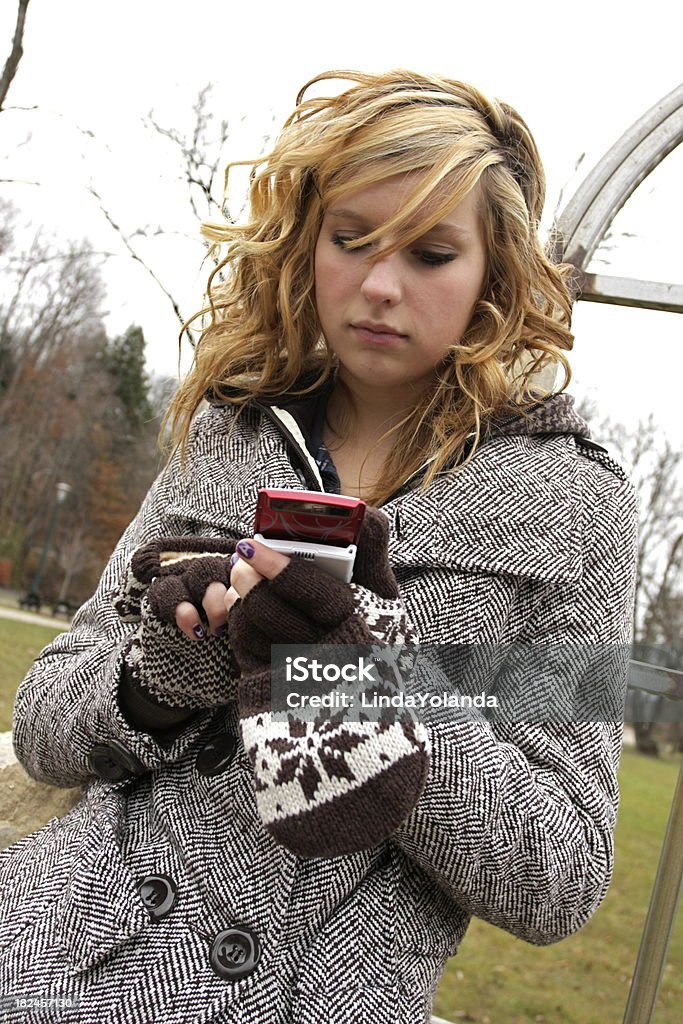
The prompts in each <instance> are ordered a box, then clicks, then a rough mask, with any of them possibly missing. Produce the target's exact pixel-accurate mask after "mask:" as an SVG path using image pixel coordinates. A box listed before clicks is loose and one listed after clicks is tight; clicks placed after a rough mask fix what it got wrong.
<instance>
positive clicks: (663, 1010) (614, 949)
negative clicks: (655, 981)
mask: <svg viewBox="0 0 683 1024" xmlns="http://www.w3.org/2000/svg"><path fill="white" fill-rule="evenodd" d="M677 774H678V761H674V760H673V759H668V760H667V759H661V760H654V759H652V758H649V757H644V756H643V755H641V754H637V753H635V752H634V751H632V750H629V749H626V750H624V754H623V757H622V761H621V769H620V774H619V777H620V782H621V794H622V795H621V807H620V811H619V820H618V823H617V832H616V864H615V869H614V877H613V880H612V885H611V888H610V890H609V892H608V894H607V896H606V897H605V901H604V903H603V904H602V906H601V907H600V909H599V910H598V911H597V913H596V914H595V916H594V917H593V919H592V920H591V921H589V922H588V924H587V925H586V926H585V928H583V929H582V930H581V931H580V932H578V933H577V934H576V935H572V936H571V937H570V938H568V939H565V940H564V941H562V942H560V943H557V944H556V945H553V946H542V947H536V946H530V945H528V944H526V943H524V942H522V941H521V940H520V939H515V938H514V937H513V936H512V935H508V934H507V933H506V932H503V931H501V930H500V929H497V928H493V927H491V925H488V924H485V923H484V922H482V921H478V920H474V921H473V922H472V925H471V927H470V930H469V931H468V933H467V936H466V938H465V941H464V942H463V944H462V948H461V950H460V952H459V953H458V955H457V956H456V957H454V958H453V959H452V960H451V961H450V962H449V964H448V967H447V970H446V973H445V974H444V977H443V979H442V982H441V986H440V988H439V992H438V995H437V999H436V1002H435V1006H434V1012H435V1013H436V1014H438V1015H439V1016H441V1017H445V1018H446V1019H447V1020H450V1021H454V1022H459V1021H475V1022H478V1024H530V1022H531V1024H546V1022H547V1024H621V1021H622V1020H623V1015H624V1008H625V1006H626V999H627V996H628V988H629V983H630V979H631V974H632V971H633V967H634V965H635V961H636V956H637V953H638V946H639V943H640V936H641V932H642V929H643V924H644V921H645V914H646V912H647V907H648V903H649V897H650V890H651V888H652V883H653V881H654V876H655V872H656V869H657V862H658V859H659V849H660V847H661V843H662V839H663V837H664V831H665V829H666V823H667V821H668V816H669V807H670V804H671V798H672V796H673V792H674V788H675V783H676V777H677ZM668 961H669V962H668V965H667V969H666V972H665V975H664V981H663V983H662V988H661V990H660V994H659V1000H658V1003H657V1008H656V1012H655V1015H654V1024H680V1022H681V1020H682V1019H683V1013H682V1011H681V1007H682V1006H683V977H682V975H681V970H680V967H681V964H682V963H683V919H682V918H681V915H679V918H678V921H677V923H676V926H675V928H674V934H673V936H672V939H671V945H670V946H669V957H668ZM674 965H676V966H674ZM676 1007H678V1009H676Z"/></svg>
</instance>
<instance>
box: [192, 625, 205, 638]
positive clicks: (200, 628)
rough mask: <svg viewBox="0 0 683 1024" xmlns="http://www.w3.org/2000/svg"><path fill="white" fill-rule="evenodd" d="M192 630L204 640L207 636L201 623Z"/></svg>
mask: <svg viewBox="0 0 683 1024" xmlns="http://www.w3.org/2000/svg"><path fill="white" fill-rule="evenodd" d="M192 632H193V633H194V635H195V636H196V637H197V639H198V640H203V639H204V637H205V636H206V634H205V632H204V627H203V626H200V625H199V623H197V625H196V626H193V627H192Z"/></svg>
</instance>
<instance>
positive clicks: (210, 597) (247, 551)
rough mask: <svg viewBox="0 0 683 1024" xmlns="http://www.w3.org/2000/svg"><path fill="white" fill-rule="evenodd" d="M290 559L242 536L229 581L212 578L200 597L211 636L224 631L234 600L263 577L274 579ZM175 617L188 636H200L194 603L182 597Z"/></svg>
mask: <svg viewBox="0 0 683 1024" xmlns="http://www.w3.org/2000/svg"><path fill="white" fill-rule="evenodd" d="M289 562H290V559H289V558H287V556H286V555H282V554H280V552H279V551H273V549H272V548H269V547H267V545H265V544H259V542H258V541H257V540H254V539H253V538H250V539H249V540H241V541H240V542H239V544H238V545H237V547H236V550H235V554H234V555H233V556H232V560H231V570H230V581H229V583H230V585H229V586H226V584H225V582H223V581H222V580H214V581H213V582H212V583H209V584H208V586H207V587H206V590H205V592H204V595H203V597H202V599H201V608H202V610H203V612H204V616H205V618H206V622H207V623H208V626H209V632H211V633H212V634H213V635H214V636H220V635H221V634H222V633H224V632H225V626H226V623H227V619H228V613H229V612H230V609H231V608H232V606H233V605H234V604H235V602H236V601H238V600H239V599H240V598H241V597H246V596H247V594H248V593H249V591H250V590H252V589H253V588H254V587H255V586H256V584H257V583H260V582H261V581H262V580H264V579H268V580H272V579H274V578H275V577H276V576H277V575H278V573H280V572H282V570H283V569H284V568H285V567H286V566H287V565H288V564H289ZM175 621H176V625H177V626H178V629H180V630H181V632H183V633H184V634H185V636H186V637H187V638H188V639H189V640H199V639H203V632H204V626H203V624H202V620H201V618H200V615H199V610H198V607H197V605H195V604H192V603H191V602H190V601H181V602H180V604H178V606H177V607H176V609H175Z"/></svg>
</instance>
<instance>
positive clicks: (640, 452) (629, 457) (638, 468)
mask: <svg viewBox="0 0 683 1024" xmlns="http://www.w3.org/2000/svg"><path fill="white" fill-rule="evenodd" d="M583 412H584V415H585V414H586V410H585V409H584V410H583ZM594 433H595V434H596V437H597V438H598V439H599V440H603V439H604V441H605V443H606V444H608V446H609V448H610V451H611V452H613V453H614V454H615V456H616V457H617V458H618V459H619V461H620V462H621V463H622V464H623V465H624V467H625V468H626V469H627V470H628V471H629V473H630V475H631V479H632V480H633V483H634V486H635V487H636V490H637V492H638V498H639V545H638V564H637V579H636V600H635V609H634V629H633V635H634V641H635V644H636V650H637V651H638V650H639V651H640V652H641V653H642V660H648V661H651V660H656V661H657V663H660V664H662V665H665V664H668V659H671V658H675V657H677V656H680V650H681V642H682V638H683V451H681V450H680V449H679V448H676V447H674V445H672V444H671V442H670V441H669V439H668V438H667V437H666V436H664V435H663V434H662V432H661V430H660V429H659V428H658V426H657V423H656V421H655V418H654V416H653V415H652V414H651V415H650V416H649V418H648V419H647V420H644V421H641V422H640V423H639V424H638V425H637V426H636V427H635V428H631V429H629V428H627V427H625V426H624V425H623V424H620V423H614V422H613V421H612V420H610V419H604V420H602V421H601V422H600V424H599V425H598V426H597V428H596V429H595V431H594ZM677 652H678V655H677ZM669 667H673V666H672V665H670V664H669ZM633 724H634V728H635V732H636V742H637V745H638V747H639V749H640V750H641V751H643V752H644V753H650V754H656V753H657V752H658V743H657V735H658V734H661V731H662V730H660V729H657V728H656V727H655V723H654V722H650V721H642V722H636V721H634V723H633ZM679 733H681V730H678V731H677V730H675V729H674V730H672V736H673V740H674V742H675V743H676V744H678V743H679V742H680V741H681V739H683V733H681V735H679ZM673 734H675V735H673Z"/></svg>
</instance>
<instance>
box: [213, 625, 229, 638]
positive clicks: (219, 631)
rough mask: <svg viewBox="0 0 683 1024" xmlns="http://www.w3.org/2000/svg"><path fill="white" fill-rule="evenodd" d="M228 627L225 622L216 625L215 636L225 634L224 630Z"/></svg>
mask: <svg viewBox="0 0 683 1024" xmlns="http://www.w3.org/2000/svg"><path fill="white" fill-rule="evenodd" d="M227 628H228V624H227V622H224V623H223V625H222V626H216V630H215V633H216V636H225V632H226V630H227Z"/></svg>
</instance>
